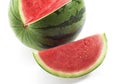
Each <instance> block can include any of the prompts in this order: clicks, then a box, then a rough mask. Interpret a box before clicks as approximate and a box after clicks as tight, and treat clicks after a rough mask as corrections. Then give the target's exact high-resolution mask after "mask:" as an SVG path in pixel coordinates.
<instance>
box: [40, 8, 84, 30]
mask: <svg viewBox="0 0 120 84" xmlns="http://www.w3.org/2000/svg"><path fill="white" fill-rule="evenodd" d="M84 12H85V8H81V10H80V11H77V13H76V15H75V16H71V17H70V19H69V20H67V21H65V22H63V23H61V24H59V25H55V26H49V27H42V28H40V29H45V30H46V29H50V28H63V27H66V26H69V25H72V24H73V23H76V22H78V21H80V20H81V19H82V17H83V14H84Z"/></svg>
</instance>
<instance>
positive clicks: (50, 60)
mask: <svg viewBox="0 0 120 84" xmlns="http://www.w3.org/2000/svg"><path fill="white" fill-rule="evenodd" d="M106 51H107V40H106V36H105V34H104V33H102V34H96V35H92V36H89V37H86V38H83V39H81V40H78V41H75V42H71V43H68V44H64V45H61V46H58V47H54V48H51V49H46V50H42V51H38V52H34V53H33V55H34V58H35V60H36V61H37V63H38V64H39V65H40V66H41V67H42V68H43V69H44V70H46V71H47V72H49V73H51V74H53V75H56V76H59V77H65V78H70V77H79V76H83V75H85V74H87V73H89V72H91V71H93V70H94V69H96V68H97V67H98V66H99V65H100V64H101V63H102V62H103V60H104V57H105V55H106Z"/></svg>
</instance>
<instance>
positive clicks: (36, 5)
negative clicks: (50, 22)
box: [22, 0, 70, 24]
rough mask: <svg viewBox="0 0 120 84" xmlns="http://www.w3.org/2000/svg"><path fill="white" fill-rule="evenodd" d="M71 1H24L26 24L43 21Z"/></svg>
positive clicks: (23, 8) (23, 11) (23, 9)
mask: <svg viewBox="0 0 120 84" xmlns="http://www.w3.org/2000/svg"><path fill="white" fill-rule="evenodd" d="M69 1H70V0H22V13H23V17H24V20H25V24H28V23H31V22H34V21H36V20H38V19H41V18H43V17H45V16H47V15H48V14H50V13H52V12H54V11H56V10H57V9H59V8H61V7H62V6H64V5H65V4H67V3H68V2H69Z"/></svg>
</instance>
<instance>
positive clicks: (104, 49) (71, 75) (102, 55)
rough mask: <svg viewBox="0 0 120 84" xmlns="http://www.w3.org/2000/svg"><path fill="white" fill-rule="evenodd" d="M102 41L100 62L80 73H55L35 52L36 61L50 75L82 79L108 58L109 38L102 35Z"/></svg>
mask: <svg viewBox="0 0 120 84" xmlns="http://www.w3.org/2000/svg"><path fill="white" fill-rule="evenodd" d="M101 37H102V40H103V49H102V52H101V54H100V57H99V58H98V60H97V61H96V62H95V63H94V64H93V65H91V66H90V67H89V68H88V69H86V70H83V71H80V72H73V73H66V72H60V71H55V70H53V69H51V68H49V67H48V66H47V65H46V64H45V63H44V62H43V61H42V60H41V59H40V57H39V55H38V52H33V56H34V58H35V60H36V62H37V63H38V64H39V65H40V66H41V67H42V68H43V69H44V70H45V71H47V72H48V73H50V74H53V75H55V76H58V77H62V78H75V77H81V76H84V75H86V74H88V73H90V72H92V71H93V70H95V69H96V68H97V67H98V66H100V65H101V64H102V62H103V60H104V58H105V56H106V52H107V38H106V35H105V33H103V34H101Z"/></svg>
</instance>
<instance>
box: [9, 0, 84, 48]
mask: <svg viewBox="0 0 120 84" xmlns="http://www.w3.org/2000/svg"><path fill="white" fill-rule="evenodd" d="M20 1H21V0H11V1H10V7H9V20H10V25H11V27H12V29H13V31H14V32H15V35H16V36H17V37H18V38H19V39H20V41H21V42H22V43H23V44H25V45H27V46H28V47H30V48H34V49H37V50H40V49H45V48H51V47H54V46H57V45H61V44H64V43H67V42H70V41H72V40H74V39H75V38H76V37H77V35H78V34H79V32H80V31H81V29H82V26H83V24H84V22H85V7H84V2H83V0H72V2H70V3H68V4H67V5H65V6H63V7H62V8H60V9H58V10H57V11H55V12H54V13H52V14H50V15H48V16H46V17H44V18H43V19H41V20H38V21H36V22H34V23H32V24H29V25H24V23H23V22H22V19H21V16H20V11H19V4H20Z"/></svg>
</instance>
